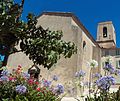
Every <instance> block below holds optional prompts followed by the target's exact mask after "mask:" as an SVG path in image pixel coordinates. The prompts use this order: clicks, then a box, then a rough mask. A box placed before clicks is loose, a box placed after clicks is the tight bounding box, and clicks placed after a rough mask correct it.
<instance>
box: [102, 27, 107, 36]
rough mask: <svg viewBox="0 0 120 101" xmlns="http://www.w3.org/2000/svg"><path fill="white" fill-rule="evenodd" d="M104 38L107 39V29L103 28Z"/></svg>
mask: <svg viewBox="0 0 120 101" xmlns="http://www.w3.org/2000/svg"><path fill="white" fill-rule="evenodd" d="M103 37H104V38H105V37H107V27H104V28H103Z"/></svg>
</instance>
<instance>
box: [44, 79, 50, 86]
mask: <svg viewBox="0 0 120 101" xmlns="http://www.w3.org/2000/svg"><path fill="white" fill-rule="evenodd" d="M50 85H51V81H48V80H43V86H44V87H49V86H50Z"/></svg>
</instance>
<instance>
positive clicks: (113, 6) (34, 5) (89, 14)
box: [15, 0, 120, 47]
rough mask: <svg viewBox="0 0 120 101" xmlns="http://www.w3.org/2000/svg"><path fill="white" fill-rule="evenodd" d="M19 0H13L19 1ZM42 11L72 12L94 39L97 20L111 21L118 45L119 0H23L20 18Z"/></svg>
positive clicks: (119, 43)
mask: <svg viewBox="0 0 120 101" xmlns="http://www.w3.org/2000/svg"><path fill="white" fill-rule="evenodd" d="M20 1H21V0H15V2H18V3H20ZM43 11H49V12H50V11H51V12H72V13H74V14H75V15H76V16H77V17H78V18H79V20H80V21H81V22H82V24H83V25H84V26H85V27H86V29H87V30H88V31H89V32H90V33H91V35H92V36H93V37H94V39H96V32H97V25H98V23H99V22H103V21H112V22H113V25H114V27H115V31H116V37H117V38H116V39H117V47H120V41H119V38H120V0H25V5H24V11H23V15H22V19H23V20H26V16H27V14H28V13H34V14H35V15H36V16H38V15H40V14H41V13H42V12H43Z"/></svg>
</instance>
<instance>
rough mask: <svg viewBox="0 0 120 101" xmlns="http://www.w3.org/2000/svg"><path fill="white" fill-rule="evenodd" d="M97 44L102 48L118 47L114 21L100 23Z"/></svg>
mask: <svg viewBox="0 0 120 101" xmlns="http://www.w3.org/2000/svg"><path fill="white" fill-rule="evenodd" d="M97 43H98V44H99V45H100V47H101V48H115V47H116V33H115V29H114V26H113V24H112V21H107V22H101V23H98V28H97Z"/></svg>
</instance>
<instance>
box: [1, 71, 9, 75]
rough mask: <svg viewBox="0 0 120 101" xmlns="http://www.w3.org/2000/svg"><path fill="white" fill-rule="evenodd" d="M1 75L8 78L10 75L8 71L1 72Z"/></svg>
mask: <svg viewBox="0 0 120 101" xmlns="http://www.w3.org/2000/svg"><path fill="white" fill-rule="evenodd" d="M1 75H3V76H7V75H9V72H8V70H3V71H2V72H1Z"/></svg>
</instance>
